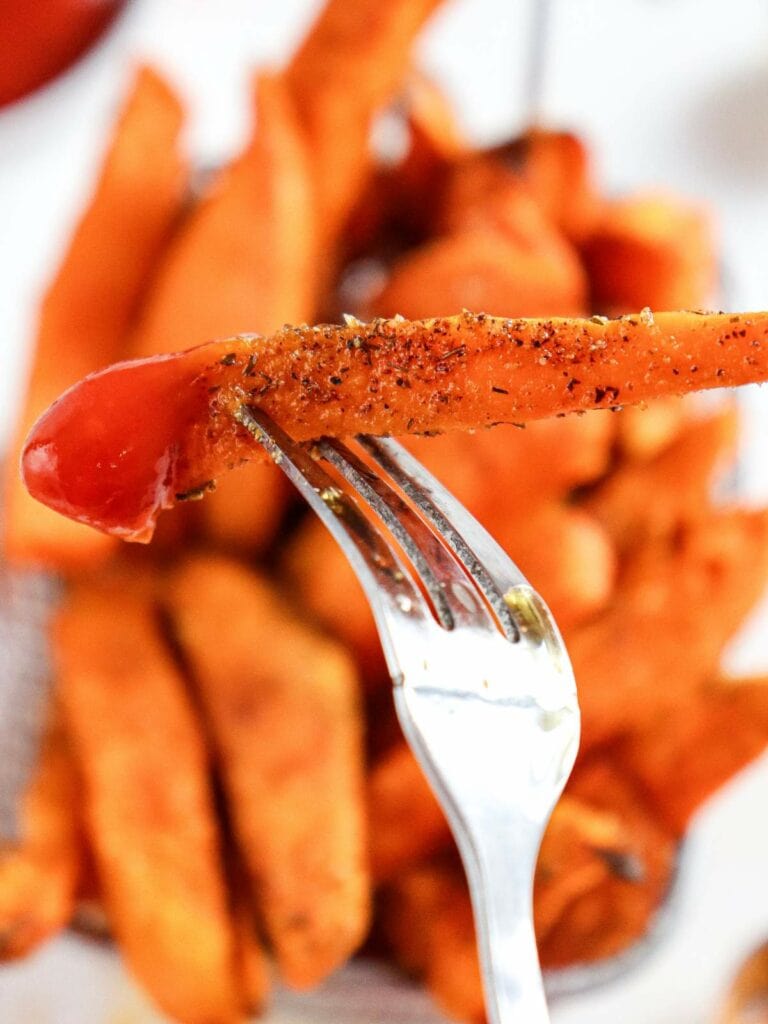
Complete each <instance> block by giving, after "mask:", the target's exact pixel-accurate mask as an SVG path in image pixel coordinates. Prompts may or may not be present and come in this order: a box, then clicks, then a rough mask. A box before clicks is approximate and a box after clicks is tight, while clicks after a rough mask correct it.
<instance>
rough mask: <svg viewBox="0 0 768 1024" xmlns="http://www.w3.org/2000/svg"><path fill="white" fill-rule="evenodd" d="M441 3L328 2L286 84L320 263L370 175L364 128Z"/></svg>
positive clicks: (328, 260)
mask: <svg viewBox="0 0 768 1024" xmlns="http://www.w3.org/2000/svg"><path fill="white" fill-rule="evenodd" d="M439 3H440V0H386V2H384V3H381V2H376V0H365V2H360V3H357V4H350V3H348V2H347V0H329V2H328V3H326V4H325V6H324V7H323V9H322V11H321V13H320V15H319V17H318V19H317V21H316V22H315V24H314V25H313V26H312V28H311V29H310V31H309V34H308V35H307V37H306V39H305V40H304V42H303V44H302V45H301V46H300V47H299V50H298V52H297V53H296V54H295V55H294V57H293V59H292V61H291V63H290V65H289V67H288V69H287V79H288V84H289V88H290V91H291V95H292V97H293V100H294V102H295V104H296V109H297V111H298V112H299V116H300V117H301V120H302V123H303V125H304V129H305V132H306V136H307V140H308V147H309V151H310V152H311V153H312V172H313V180H314V182H315V191H316V204H317V211H318V230H319V241H320V248H321V252H322V256H321V261H320V262H321V264H323V263H325V264H326V265H327V266H328V268H329V269H330V267H332V265H333V263H334V250H335V247H336V244H337V234H338V232H339V229H340V227H341V226H342V224H343V223H344V221H345V220H346V218H347V217H348V215H349V213H350V212H351V210H352V207H353V205H354V203H355V201H356V199H357V197H358V195H359V194H360V192H361V189H362V185H363V183H364V181H365V180H366V177H367V175H368V173H369V167H370V162H371V157H370V153H369V145H368V142H369V133H370V130H371V121H372V119H373V116H374V114H376V113H377V111H378V110H379V109H381V108H382V107H383V106H384V105H385V104H386V103H387V102H388V101H389V100H390V99H392V97H393V96H394V95H395V93H396V91H397V89H398V86H399V84H400V81H401V79H402V77H403V75H404V73H405V70H406V68H407V67H408V64H409V63H410V59H411V45H412V43H413V40H414V39H415V37H416V35H417V34H418V32H419V30H420V28H421V27H422V25H423V24H424V23H425V22H426V20H427V19H428V17H429V16H430V14H432V12H433V11H434V10H435V9H436V8H437V7H438V6H439Z"/></svg>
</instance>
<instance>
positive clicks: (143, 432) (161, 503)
mask: <svg viewBox="0 0 768 1024" xmlns="http://www.w3.org/2000/svg"><path fill="white" fill-rule="evenodd" d="M198 351H199V350H193V351H192V352H190V353H184V354H182V355H174V356H161V357H157V358H153V359H146V360H141V361H138V362H135V363H130V364H122V365H120V366H117V367H110V368H109V369H107V370H104V371H101V372H100V373H96V374H93V375H92V376H91V377H87V378H86V379H85V380H84V381H81V382H80V383H79V384H77V385H75V386H74V387H73V388H71V389H70V390H69V391H67V392H66V393H65V394H64V395H63V396H62V397H61V398H60V399H59V400H58V401H57V402H56V403H55V404H54V405H52V406H51V408H50V409H49V410H48V411H47V412H46V413H45V414H44V415H43V416H42V417H41V418H40V419H39V420H38V421H37V423H36V424H35V426H34V427H33V429H32V432H31V433H30V435H29V437H28V439H27V443H26V445H25V448H24V451H23V454H22V460H21V469H22V475H23V477H24V482H25V484H26V486H27V488H28V489H29V492H30V494H32V496H33V497H35V498H37V499H38V500H39V501H42V502H43V503H44V504H46V505H49V506H50V507H51V508H53V509H55V510H56V511H57V512H61V513H62V514H63V515H66V516H69V517H70V518H72V519H76V520H78V521H79V522H81V523H86V524H87V525H89V526H94V527H96V528H98V529H100V530H104V531H106V532H108V533H114V534H116V535H117V536H120V537H123V538H125V539H126V540H139V541H148V540H149V539H150V538H151V536H152V532H153V530H154V524H155V520H156V518H157V515H158V513H159V512H160V511H161V510H162V509H163V508H168V507H170V506H171V505H173V504H174V501H175V500H176V499H177V498H178V490H179V486H180V484H179V481H180V480H181V479H182V476H183V472H184V470H185V468H186V466H187V461H188V460H187V455H186V447H187V446H186V443H185V441H186V439H187V438H188V436H189V432H190V428H191V426H192V425H193V424H194V423H195V422H196V421H198V422H199V421H200V420H201V419H202V420H204V419H205V406H206V404H208V402H209V395H208V388H207V381H206V379H205V378H204V377H203V376H201V375H200V373H199V372H198V367H199V363H200V362H201V360H199V359H196V358H194V356H195V354H196V352H198Z"/></svg>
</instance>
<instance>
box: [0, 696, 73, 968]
mask: <svg viewBox="0 0 768 1024" xmlns="http://www.w3.org/2000/svg"><path fill="white" fill-rule="evenodd" d="M77 790H78V787H77V779H76V773H75V770H74V766H73V764H72V758H71V753H70V750H69V747H68V744H67V741H66V737H65V735H64V728H63V725H62V722H61V720H60V716H59V714H58V711H57V710H54V715H53V717H52V720H51V722H50V723H49V726H48V729H47V731H46V734H45V736H44V737H43V742H42V747H41V751H40V759H39V761H38V764H37V766H36V768H35V771H34V774H33V776H32V778H31V780H30V782H29V784H28V785H27V788H26V790H25V792H24V794H23V797H22V799H21V806H20V809H19V840H18V842H17V843H7V844H4V846H3V847H2V848H1V849H0V960H11V959H15V958H16V957H21V956H26V955H27V954H28V953H30V952H31V951H32V950H33V949H35V948H36V947H37V946H39V945H40V944H41V943H42V942H45V941H46V939H49V938H51V937H52V936H53V935H55V934H56V933H57V932H58V931H59V930H60V929H61V928H63V927H64V926H65V925H66V924H67V922H68V921H69V919H70V917H71V916H72V913H73V911H74V907H75V893H76V889H77V884H78V880H79V877H80V873H81V867H82V841H81V835H80V821H79V816H78V812H77V807H78V791H77Z"/></svg>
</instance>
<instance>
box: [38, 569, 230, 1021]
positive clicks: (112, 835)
mask: <svg viewBox="0 0 768 1024" xmlns="http://www.w3.org/2000/svg"><path fill="white" fill-rule="evenodd" d="M150 590H151V586H150V584H149V583H148V582H147V581H143V580H141V581H137V582H136V583H132V582H131V581H130V580H129V579H126V578H117V579H115V580H105V581H102V582H97V581H92V582H88V581H86V582H82V583H80V584H78V585H77V586H76V587H75V588H74V589H73V590H72V591H71V592H70V594H69V595H68V597H67V599H66V600H65V603H64V605H63V607H62V609H61V611H60V613H59V616H58V620H57V622H56V623H55V629H54V637H53V641H54V656H55V662H56V667H57V670H58V686H59V693H60V696H61V700H62V704H63V706H64V712H65V717H66V722H67V725H68V727H69V729H70V730H71V733H72V737H73V743H74V746H75V752H76V756H77V761H78V764H79V766H80V769H81V771H82V775H83V783H84V785H83V790H84V792H83V803H84V814H85V820H86V827H87V832H88V838H89V841H90V843H91V844H92V847H93V850H94V854H95V857H96V862H97V868H98V873H99V878H100V881H101V884H102V886H103V890H104V898H105V902H106V906H107V912H108V916H109V920H110V924H111V926H112V929H113V931H114V934H115V937H116V939H117V942H118V944H119V946H120V949H121V951H122V953H123V955H124V956H125V959H126V962H127V964H128V967H129V969H130V970H131V972H132V973H133V974H134V975H135V976H136V978H137V979H138V980H139V981H140V982H141V983H142V985H143V986H144V987H145V988H146V990H147V992H148V993H149V994H150V995H151V997H152V998H153V1000H154V1001H155V1002H156V1004H157V1005H158V1006H159V1007H160V1008H161V1009H162V1010H163V1011H164V1012H165V1013H166V1014H168V1016H170V1017H172V1018H174V1019H176V1020H178V1021H181V1022H183V1024H211V1022H216V1024H229V1022H235V1021H239V1020H241V1019H242V1018H241V1012H240V1006H241V1004H242V997H241V996H240V994H239V991H238V968H237V965H236V948H235V935H234V927H233V924H232V921H231V919H230V914H229V906H228V897H227V893H226V888H225V883H224V874H223V863H222V850H221V843H220V837H219V833H218V827H217V824H216V820H215V817H214V805H213V795H212V793H211V789H210V785H209V779H208V770H209V765H208V756H207V752H206V749H205V743H204V740H203V736H202V731H201V728H200V725H199V723H198V722H197V721H196V718H195V715H194V712H193V710H192V706H191V704H190V702H189V699H188V696H187V694H186V692H185V688H184V682H183V680H182V679H181V678H180V676H179V674H178V672H177V669H176V668H175V666H174V664H173V661H172V660H171V657H170V654H169V653H168V652H167V651H166V650H165V648H164V646H163V643H162V638H161V635H160V632H159V628H158V625H157V623H156V621H155V613H154V607H153V603H152V599H151V593H150V592H149V591H150Z"/></svg>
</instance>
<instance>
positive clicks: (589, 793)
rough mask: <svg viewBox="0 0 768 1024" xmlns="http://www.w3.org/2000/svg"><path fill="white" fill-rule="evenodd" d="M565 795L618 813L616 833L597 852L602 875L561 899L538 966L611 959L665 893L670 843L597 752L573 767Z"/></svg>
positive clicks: (640, 930) (643, 928)
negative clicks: (617, 837)
mask: <svg viewBox="0 0 768 1024" xmlns="http://www.w3.org/2000/svg"><path fill="white" fill-rule="evenodd" d="M566 792H567V793H568V794H569V798H571V799H576V800H578V801H580V802H581V803H583V804H585V805H586V806H588V807H589V808H590V809H591V810H592V811H593V812H603V813H606V812H607V813H608V814H609V815H613V816H614V817H615V818H618V820H619V821H620V823H621V830H622V833H623V837H624V838H623V840H622V841H620V842H619V845H618V847H612V846H611V845H608V847H607V848H606V849H605V850H604V852H603V857H604V858H605V859H606V861H607V863H608V866H609V868H610V870H609V871H608V872H607V874H606V876H605V878H604V879H603V880H602V881H601V882H600V883H599V884H598V885H596V886H594V887H593V888H591V889H589V890H587V891H585V892H583V893H581V894H580V895H578V896H576V898H575V899H573V900H572V901H571V902H570V903H568V904H567V906H565V907H564V908H563V912H562V913H561V915H560V918H559V920H558V921H557V922H556V923H555V924H554V925H553V926H552V927H551V928H550V929H549V930H548V931H547V932H545V933H544V934H543V935H541V936H540V938H539V955H540V957H541V961H542V964H543V965H544V966H545V967H562V966H565V965H567V964H574V963H585V962H590V961H594V960H600V959H603V958H605V957H610V956H614V955H615V954H617V953H620V952H621V951H622V950H624V949H627V948H628V947H629V946H631V945H632V944H633V943H634V942H636V941H637V940H638V939H640V938H641V937H642V936H643V935H644V934H646V932H647V931H648V929H649V928H650V927H651V926H652V923H653V919H654V917H655V915H656V913H657V911H658V909H659V907H660V905H661V904H662V902H663V900H664V898H665V896H666V894H667V892H668V890H669V886H670V884H671V879H672V873H673V870H674V862H675V850H676V843H675V841H674V840H673V838H672V837H671V835H669V834H668V833H667V832H666V831H665V829H664V828H663V826H662V825H660V824H659V823H657V822H656V821H655V820H654V817H653V815H652V813H651V812H650V810H649V808H648V807H647V806H646V805H645V803H644V802H643V800H642V797H641V795H640V794H639V793H638V792H637V791H636V789H635V788H634V786H633V785H632V783H631V782H630V781H629V780H628V779H626V778H625V777H623V776H622V775H621V774H620V772H619V771H618V769H617V766H616V764H614V763H613V762H612V761H611V759H610V757H606V755H605V754H604V753H603V754H601V755H600V757H599V759H593V760H590V761H587V762H583V763H581V764H577V767H576V771H575V772H574V775H573V777H572V779H571V781H570V782H569V784H568V788H567V790H566Z"/></svg>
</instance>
